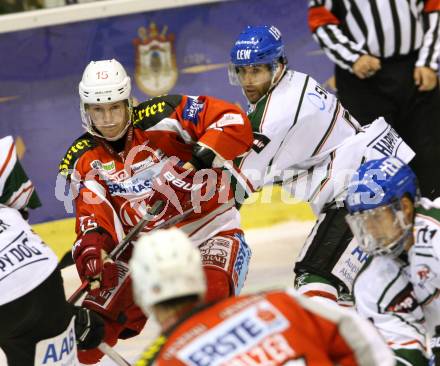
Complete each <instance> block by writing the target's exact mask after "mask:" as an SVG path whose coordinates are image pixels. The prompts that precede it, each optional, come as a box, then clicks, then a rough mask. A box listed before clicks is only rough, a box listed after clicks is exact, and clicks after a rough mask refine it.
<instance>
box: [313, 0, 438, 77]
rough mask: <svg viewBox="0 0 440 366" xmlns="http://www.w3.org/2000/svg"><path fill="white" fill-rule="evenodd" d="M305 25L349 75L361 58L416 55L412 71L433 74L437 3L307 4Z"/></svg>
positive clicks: (322, 0)
mask: <svg viewBox="0 0 440 366" xmlns="http://www.w3.org/2000/svg"><path fill="white" fill-rule="evenodd" d="M309 26H310V29H311V31H312V32H313V35H314V38H315V39H316V41H317V42H318V43H319V44H320V46H321V47H322V48H323V49H324V51H325V52H326V54H327V55H328V57H329V58H330V59H331V60H333V61H334V62H335V63H336V64H337V65H339V66H340V67H342V68H343V69H348V70H351V67H352V65H353V63H354V62H355V61H356V60H357V59H358V58H359V56H360V55H362V54H370V55H373V56H376V57H380V58H392V57H397V56H401V55H406V54H409V53H411V52H413V51H418V60H417V62H416V66H428V67H430V68H432V69H434V70H437V69H438V58H439V52H440V0H309Z"/></svg>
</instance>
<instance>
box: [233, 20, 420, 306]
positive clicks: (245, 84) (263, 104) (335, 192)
mask: <svg viewBox="0 0 440 366" xmlns="http://www.w3.org/2000/svg"><path fill="white" fill-rule="evenodd" d="M230 79H231V82H232V83H233V84H235V85H240V86H241V88H242V89H243V93H244V94H245V96H246V98H247V99H248V101H249V104H250V108H249V112H248V117H249V119H250V120H251V123H252V128H253V131H254V144H253V146H252V150H251V151H250V152H249V154H248V155H246V156H245V157H244V158H243V159H240V160H239V163H238V165H239V168H240V172H239V173H240V175H239V177H238V180H239V182H240V183H241V184H242V185H243V187H245V189H246V191H247V192H248V193H251V192H252V191H253V190H257V189H260V188H261V187H263V186H264V185H266V184H270V183H278V184H282V185H283V187H284V188H285V189H286V190H288V191H289V192H291V193H292V194H293V195H294V196H295V197H296V198H298V199H303V200H306V201H308V202H310V204H311V206H312V208H313V211H314V213H315V214H316V216H317V217H318V220H317V222H316V225H315V226H314V227H313V229H312V231H311V233H310V235H309V237H308V238H307V240H306V242H305V244H304V246H303V249H302V251H301V253H300V255H299V257H298V259H297V261H296V263H295V273H296V276H297V277H296V286H297V287H298V290H299V291H300V292H301V293H303V294H307V295H309V296H320V297H323V298H327V299H331V300H337V299H338V297H341V298H343V297H344V295H345V294H346V293H348V292H351V288H352V284H353V279H354V277H355V276H356V274H357V272H358V271H359V269H360V268H361V267H362V265H363V263H364V262H365V259H366V255H365V253H362V251H361V250H360V249H359V246H358V245H357V243H356V241H354V240H352V234H351V231H350V229H349V228H348V226H347V224H346V223H345V215H346V213H347V211H346V210H345V209H344V208H343V205H342V201H343V197H345V189H346V183H347V181H348V179H349V178H350V177H351V175H352V174H353V172H354V171H355V170H356V169H357V168H358V167H359V165H360V164H361V163H362V162H364V161H366V160H371V159H379V158H382V157H384V156H387V155H396V156H399V157H401V158H402V159H403V160H404V161H406V162H408V161H410V160H411V159H412V157H413V155H414V154H413V152H412V151H411V149H409V148H408V146H407V145H406V144H405V142H403V141H402V139H401V138H400V136H399V135H398V134H397V133H396V132H395V131H394V130H393V129H392V128H391V126H390V125H388V124H387V123H386V122H385V120H384V119H383V118H379V119H377V120H376V121H374V122H373V123H372V124H371V125H369V126H366V127H361V126H360V125H359V123H358V122H357V121H356V120H355V119H354V118H353V117H352V116H351V115H350V113H349V111H347V110H346V109H345V108H344V107H343V106H342V105H341V103H340V102H339V101H338V99H337V98H336V97H335V96H334V95H332V94H330V93H329V92H327V91H326V90H325V89H324V88H323V87H322V86H321V85H320V84H319V83H318V82H316V81H315V80H313V78H311V77H310V76H309V75H306V74H303V73H301V72H298V71H293V70H289V69H288V66H287V59H286V55H285V51H284V44H283V41H282V37H281V32H280V31H279V30H278V29H277V28H276V27H274V26H269V25H264V26H248V27H247V28H246V29H244V31H243V32H242V33H241V34H240V35H239V36H238V38H237V40H236V42H235V44H234V46H233V47H232V49H231V68H230Z"/></svg>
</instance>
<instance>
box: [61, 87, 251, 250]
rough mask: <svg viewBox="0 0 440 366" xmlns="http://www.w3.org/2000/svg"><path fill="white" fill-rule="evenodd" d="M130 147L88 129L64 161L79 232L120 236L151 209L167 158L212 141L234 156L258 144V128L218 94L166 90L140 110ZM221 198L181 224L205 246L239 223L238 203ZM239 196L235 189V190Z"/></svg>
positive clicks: (220, 152) (183, 156)
mask: <svg viewBox="0 0 440 366" xmlns="http://www.w3.org/2000/svg"><path fill="white" fill-rule="evenodd" d="M131 121H132V125H131V126H130V127H129V129H128V130H127V133H126V138H125V148H124V149H123V151H120V152H117V151H115V150H114V149H113V147H112V146H114V144H113V145H112V144H111V143H109V142H107V141H105V140H104V139H102V138H99V137H96V136H92V135H90V134H88V133H86V134H84V135H83V136H81V137H80V138H78V139H77V140H76V141H75V142H74V143H73V144H72V146H71V147H70V148H69V150H68V151H67V153H66V155H65V157H64V158H63V160H62V161H61V163H60V172H61V174H63V175H65V176H67V177H68V178H69V179H70V180H71V182H72V183H75V182H76V183H77V184H76V187H77V189H76V193H77V197H76V198H75V204H76V218H77V221H76V232H77V239H78V240H79V239H81V236H82V235H83V233H84V232H86V231H87V230H89V229H94V228H96V227H102V228H104V229H105V230H107V231H108V232H109V233H110V235H111V236H112V237H113V239H114V240H115V242H120V241H121V240H122V238H123V236H124V234H125V233H127V232H128V231H129V230H130V228H131V227H133V226H135V225H136V223H137V222H138V221H139V219H140V218H141V217H142V216H143V215H145V213H146V210H147V202H145V201H144V200H143V199H144V198H146V197H147V196H148V195H149V193H151V181H152V178H153V177H154V176H156V175H157V174H158V173H159V172H160V170H161V168H162V166H163V164H164V161H165V160H166V158H167V157H171V156H176V157H178V158H179V159H180V160H182V161H185V162H186V161H189V160H190V159H191V156H192V148H193V145H194V144H195V143H199V144H201V145H204V146H207V147H209V148H210V149H211V150H213V151H214V152H215V153H216V156H217V157H216V159H219V160H220V161H221V160H232V159H234V158H235V157H237V156H239V155H242V154H244V153H245V152H246V151H247V150H248V149H249V148H250V146H251V144H252V128H251V125H250V123H249V121H248V119H247V117H246V115H245V113H243V112H242V111H241V110H240V109H239V108H238V107H237V106H235V105H233V104H230V103H227V102H225V101H222V100H219V99H215V98H212V97H206V96H201V97H190V96H182V95H167V96H162V97H157V98H153V99H151V100H148V101H146V102H144V103H141V104H140V105H138V106H136V107H134V108H133V111H132V117H131ZM217 198H218V197H216V196H214V197H213V199H211V200H209V201H206V202H202V205H201V212H199V213H194V214H192V215H191V216H190V217H189V218H187V219H186V220H185V221H184V222H181V223H180V224H179V226H181V227H182V229H183V230H184V231H186V233H187V234H188V235H189V236H190V237H191V239H192V240H193V242H195V244H199V243H201V242H203V241H205V240H206V238H209V237H211V236H213V235H215V234H216V233H218V232H220V231H225V230H230V229H235V228H237V227H238V226H239V215H238V212H237V210H236V209H235V207H232V206H233V205H232V204H229V205H221V204H219V203H218V199H217ZM229 198H230V201H231V202H232V194H231V195H230V196H229Z"/></svg>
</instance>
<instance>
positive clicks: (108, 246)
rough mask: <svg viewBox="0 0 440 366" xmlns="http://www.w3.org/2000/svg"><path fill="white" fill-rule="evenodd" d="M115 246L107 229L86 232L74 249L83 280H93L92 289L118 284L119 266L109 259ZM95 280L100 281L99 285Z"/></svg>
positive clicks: (74, 256)
mask: <svg viewBox="0 0 440 366" xmlns="http://www.w3.org/2000/svg"><path fill="white" fill-rule="evenodd" d="M114 247H115V242H114V241H113V239H112V237H111V236H110V235H109V234H107V233H106V232H105V231H101V232H99V231H91V232H87V233H85V234H84V236H83V237H82V238H81V240H80V241H79V243H77V244H75V247H74V249H73V259H74V261H75V264H76V268H77V270H78V274H79V276H80V278H81V280H82V281H84V280H89V281H91V290H92V291H93V290H97V289H98V288H101V289H106V288H113V287H115V286H116V285H117V284H118V268H117V266H116V264H115V263H114V262H113V261H112V260H110V259H107V253H109V252H110V251H111V250H112V249H113V248H114ZM95 281H99V286H97V285H96V282H95Z"/></svg>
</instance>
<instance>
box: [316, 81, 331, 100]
mask: <svg viewBox="0 0 440 366" xmlns="http://www.w3.org/2000/svg"><path fill="white" fill-rule="evenodd" d="M315 91H316V92H317V93H318V94H319V95H320V96H321V97H323V98H324V99H327V96H328V91H327V90H325V89H324V88H323V87H322V86H321V85H319V84H316V86H315Z"/></svg>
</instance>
